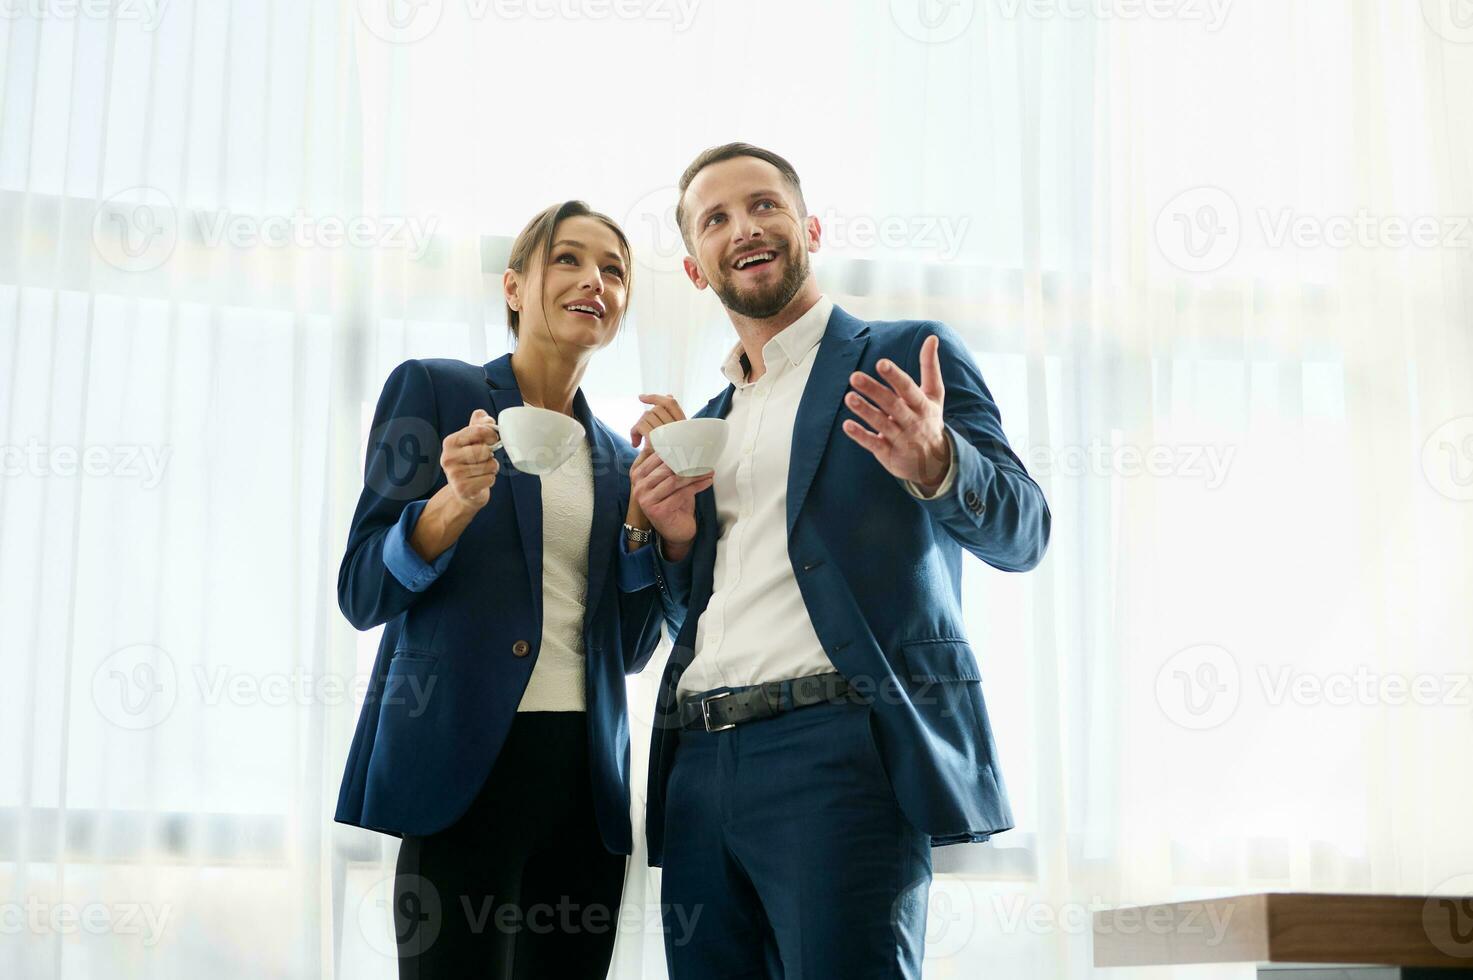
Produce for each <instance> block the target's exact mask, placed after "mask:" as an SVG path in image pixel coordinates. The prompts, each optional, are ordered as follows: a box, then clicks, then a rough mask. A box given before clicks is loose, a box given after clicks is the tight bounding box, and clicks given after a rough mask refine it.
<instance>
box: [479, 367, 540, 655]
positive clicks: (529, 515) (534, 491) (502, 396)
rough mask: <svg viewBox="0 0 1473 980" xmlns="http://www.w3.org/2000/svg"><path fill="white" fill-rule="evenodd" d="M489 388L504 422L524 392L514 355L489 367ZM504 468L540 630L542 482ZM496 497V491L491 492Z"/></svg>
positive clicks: (503, 477)
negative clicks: (503, 416)
mask: <svg viewBox="0 0 1473 980" xmlns="http://www.w3.org/2000/svg"><path fill="white" fill-rule="evenodd" d="M485 372H486V387H487V393H488V396H489V399H488V400H489V401H490V402H491V408H490V412H491V415H492V417H493V418H500V417H501V413H502V412H503V411H505V410H506V409H508V408H515V407H517V406H518V405H520V404H522V392H521V389H519V388H518V387H517V377H516V374H515V373H513V372H512V369H511V355H510V354H505V355H503V356H501V357H499V358H497V359H496V360H494V361H490V362H488V363H487V364H486V365H485ZM501 456H502V467H501V471H500V473H498V474H497V478H496V482H497V483H503V482H505V483H508V484H510V485H511V499H512V509H513V510H514V511H515V512H516V515H517V529H518V531H519V532H520V534H521V538H522V555H523V557H524V558H525V559H526V566H527V580H528V583H529V584H530V585H531V588H532V609H533V611H534V613H535V614H536V617H537V624H538V627H539V628H541V624H542V481H541V480H539V479H538V478H537V477H535V476H529V475H528V474H526V473H520V472H518V471H517V470H516V468H515V467H513V466H510V465H508V462H507V460H506V459H505V453H504V452H503V453H502V454H501ZM491 492H492V493H495V492H496V490H495V488H494V487H493V488H492V490H491Z"/></svg>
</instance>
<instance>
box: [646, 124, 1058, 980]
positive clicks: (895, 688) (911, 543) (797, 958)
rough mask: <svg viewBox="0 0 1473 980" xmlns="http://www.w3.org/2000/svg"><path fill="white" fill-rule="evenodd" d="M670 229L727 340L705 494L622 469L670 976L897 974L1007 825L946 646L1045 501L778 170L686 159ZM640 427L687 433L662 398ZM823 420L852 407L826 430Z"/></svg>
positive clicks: (968, 662)
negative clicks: (943, 867) (954, 870)
mask: <svg viewBox="0 0 1473 980" xmlns="http://www.w3.org/2000/svg"><path fill="white" fill-rule="evenodd" d="M680 192H681V197H680V203H679V206H678V208H677V212H676V214H677V220H678V221H679V223H680V228H681V233H682V235H683V237H684V239H685V244H686V249H687V251H688V253H689V254H688V256H687V258H686V259H685V271H686V274H687V275H688V276H689V277H690V280H691V282H692V283H694V284H695V286H696V288H698V289H706V288H708V287H709V288H711V289H712V290H714V291H715V293H716V295H717V296H718V297H719V298H720V299H721V302H722V305H723V306H724V307H725V308H726V311H727V314H728V315H729V316H730V318H731V322H732V325H733V326H734V327H735V328H736V332H737V336H738V337H739V338H740V343H739V344H738V345H737V347H736V348H735V349H734V350H733V351H732V352H731V354H730V356H729V357H728V358H727V359H726V362H725V364H724V365H723V366H722V372H723V373H724V374H725V375H726V377H727V379H728V381H730V382H731V384H730V385H729V386H728V387H727V388H726V390H725V391H723V392H722V393H721V394H720V395H718V396H717V397H716V398H714V399H712V401H711V402H710V403H708V404H707V405H706V407H705V408H704V409H702V410H701V411H700V412H699V413H698V416H709V417H720V418H726V419H727V420H728V422H729V423H730V425H731V429H730V436H729V438H728V440H727V443H726V446H725V448H724V449H723V451H722V453H721V455H720V458H719V459H718V460H717V461H716V471H715V480H714V484H713V485H712V486H711V488H710V490H709V491H707V490H703V489H700V488H698V487H697V486H695V485H694V484H693V481H691V480H682V479H679V478H677V477H675V475H674V474H673V472H672V471H671V470H670V468H669V467H668V466H667V465H665V464H664V463H662V462H661V461H660V459H659V457H658V456H653V455H650V454H646V455H645V456H644V457H642V458H641V460H640V461H639V462H638V463H637V464H636V466H635V468H634V475H635V487H634V494H635V497H636V499H637V500H638V501H639V503H640V505H641V507H642V508H643V510H644V512H645V514H646V515H647V516H648V517H649V519H650V522H651V524H652V525H653V526H654V529H655V533H656V540H657V545H658V548H657V549H656V550H657V552H658V554H657V555H655V556H651V557H652V560H653V562H654V564H655V566H656V568H655V570H654V574H655V575H656V577H657V578H658V581H659V585H660V589H661V593H662V596H663V601H664V602H665V608H666V614H667V619H668V621H669V622H670V623H671V624H672V626H674V627H676V628H677V629H678V634H679V635H678V637H677V638H676V640H675V646H674V649H673V652H672V653H671V656H670V660H669V664H668V666H667V667H666V670H665V674H664V677H663V679H662V681H661V688H660V701H659V712H658V714H659V720H658V721H657V722H656V726H655V731H654V733H653V745H652V748H651V753H650V778H649V793H648V808H647V827H646V833H647V836H648V841H649V850H650V863H651V864H653V865H656V866H663V867H664V869H665V871H664V878H663V886H662V888H663V894H662V896H661V903H662V906H664V907H666V908H670V909H680V910H683V911H684V912H685V915H684V916H683V920H684V921H685V922H687V923H689V922H690V921H692V915H691V913H693V912H694V911H695V910H697V909H699V911H700V914H699V917H698V918H695V919H694V921H695V926H694V929H693V931H692V932H691V933H690V934H689V938H688V940H686V941H683V942H677V941H676V939H675V938H674V937H675V936H676V931H675V930H673V929H670V930H667V934H666V935H667V938H666V950H667V954H668V959H669V964H670V972H671V976H672V977H674V978H676V980H684V978H692V980H695V978H700V980H714V978H721V977H761V976H773V977H776V976H782V977H786V978H788V980H796V978H802V980H812V978H829V977H832V978H844V980H856V978H861V977H895V976H904V977H915V976H919V974H920V963H921V959H922V956H923V953H924V938H925V911H926V898H927V890H928V888H929V885H930V878H931V852H930V848H931V847H932V846H934V845H939V844H949V843H959V842H963V841H984V840H987V839H988V837H989V836H990V835H992V834H995V833H998V832H1000V831H1004V830H1007V829H1009V828H1010V827H1011V826H1012V813H1011V810H1010V808H1009V805H1008V802H1007V797H1006V792H1005V790H1004V787H1003V782H1002V777H1001V775H1000V774H999V773H998V771H997V769H996V762H995V758H996V752H995V748H994V744H993V738H992V733H991V729H990V726H989V724H988V720H987V713H986V708H985V706H984V704H983V700H982V690H981V683H980V674H979V673H978V668H977V663H976V661H975V659H974V658H973V655H972V652H971V649H970V647H969V645H968V643H967V640H966V638H965V635H964V632H963V628H962V609H961V598H960V582H961V550H962V549H963V548H965V549H966V550H967V551H970V552H971V553H972V554H974V555H977V556H978V557H979V558H981V559H982V560H984V561H986V562H987V563H988V564H990V565H992V566H993V567H995V568H999V569H1003V570H1005V571H1026V570H1028V569H1030V568H1033V567H1034V566H1035V565H1037V564H1038V562H1039V561H1040V560H1041V559H1042V557H1043V553H1044V549H1045V548H1046V547H1047V544H1048V536H1049V511H1048V505H1047V504H1046V503H1045V501H1044V498H1043V493H1042V491H1041V490H1040V489H1039V487H1038V485H1037V484H1036V483H1034V481H1033V480H1032V479H1031V478H1030V477H1029V476H1028V474H1027V472H1026V471H1025V469H1024V467H1023V464H1022V462H1021V461H1020V460H1019V459H1018V457H1017V456H1016V455H1015V454H1014V453H1013V452H1012V450H1011V449H1010V448H1009V447H1008V443H1007V440H1006V438H1005V437H1004V435H1003V431H1002V427H1001V424H1000V420H999V415H998V411H997V407H996V406H995V405H994V404H993V401H992V397H991V395H990V394H989V393H988V390H987V387H986V385H985V384H984V383H983V381H982V376H981V374H980V373H979V371H978V370H977V367H976V365H975V364H973V362H972V360H971V358H970V357H969V356H968V354H967V351H966V348H965V347H964V346H963V345H962V343H961V341H960V339H959V338H958V337H957V336H956V335H955V334H954V333H953V332H952V331H951V330H949V329H948V328H946V327H945V326H943V325H941V324H939V323H934V322H924V321H895V322H886V323H882V322H865V321H863V320H859V319H856V318H855V317H853V316H850V315H849V314H848V313H846V312H844V311H843V310H842V309H839V308H838V307H836V306H835V305H834V304H833V303H832V301H830V300H829V299H828V298H827V297H825V296H824V295H822V293H821V292H820V290H819V288H818V285H817V283H816V282H815V280H814V278H813V276H812V274H811V272H810V268H809V262H808V253H810V252H816V251H818V248H819V245H820V241H821V234H822V229H821V228H820V226H819V222H818V219H817V218H815V217H813V216H812V215H809V214H808V212H807V208H806V206H805V205H804V202H803V193H802V188H801V185H800V182H799V179H798V175H797V173H796V172H795V171H794V170H793V167H792V166H791V165H790V164H789V163H788V162H787V161H786V160H784V159H783V158H782V157H780V156H778V155H777V154H775V153H772V152H770V151H767V150H763V149H761V148H758V147H755V146H751V145H748V144H744V143H732V144H727V145H725V146H720V147H715V148H713V149H711V150H707V151H706V152H704V153H702V154H701V155H700V156H699V157H697V158H696V160H695V161H694V162H693V163H692V164H691V165H690V167H689V168H687V169H686V171H685V174H684V175H683V176H682V177H681V180H680ZM647 400H649V401H651V402H653V403H654V404H655V405H656V407H655V408H654V409H652V410H651V412H650V413H648V414H647V416H646V420H642V422H641V426H640V427H639V431H637V432H636V436H635V439H636V442H638V440H639V439H640V437H641V436H642V435H643V434H644V432H647V431H648V427H649V425H650V424H651V423H655V424H658V423H659V422H661V421H668V420H670V419H678V418H680V417H681V416H680V410H679V406H677V405H675V404H674V403H673V401H671V400H670V399H668V398H660V397H653V398H650V397H647ZM841 408H842V409H844V410H846V411H841Z"/></svg>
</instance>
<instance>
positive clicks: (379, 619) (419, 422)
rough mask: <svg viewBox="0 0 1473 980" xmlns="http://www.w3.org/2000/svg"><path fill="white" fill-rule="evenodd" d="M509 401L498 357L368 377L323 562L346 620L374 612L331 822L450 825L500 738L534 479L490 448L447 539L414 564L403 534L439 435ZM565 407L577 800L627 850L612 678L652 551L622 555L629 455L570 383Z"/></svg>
mask: <svg viewBox="0 0 1473 980" xmlns="http://www.w3.org/2000/svg"><path fill="white" fill-rule="evenodd" d="M520 404H522V396H521V392H520V391H519V390H518V388H517V383H516V376H515V374H514V373H513V372H512V369H511V356H510V355H506V356H504V357H501V358H498V359H497V360H494V361H491V362H490V363H488V364H486V365H484V366H483V367H478V366H476V365H474V364H467V363H465V362H462V361H455V360H439V359H435V360H411V361H406V362H404V363H403V364H401V365H399V366H398V367H397V368H395V369H394V372H393V373H392V374H391V375H389V379H388V381H387V382H386V383H385V384H384V390H383V393H382V394H381V395H380V396H379V402H378V409H377V411H376V412H375V413H374V419H373V430H372V432H371V433H370V435H369V440H368V454H367V461H366V463H365V466H364V488H363V494H362V496H361V497H360V498H359V501H358V509H357V511H356V513H355V514H354V515H353V525H352V528H351V530H350V531H349V533H348V544H347V550H346V552H345V553H344V555H343V562H342V567H341V568H340V569H339V572H338V605H339V606H340V607H341V609H342V611H343V615H344V616H346V617H347V618H348V621H349V622H351V623H352V624H353V625H354V626H355V627H357V628H358V629H360V630H366V629H369V628H371V627H374V626H377V625H379V624H381V623H383V624H386V626H385V629H384V633H383V639H382V640H381V642H380V644H379V650H378V657H377V659H376V660H375V662H374V667H373V677H372V678H371V680H370V683H369V687H368V691H367V695H366V698H365V703H364V706H363V711H362V714H361V715H360V716H359V719H358V728H357V731H356V732H355V733H354V735H353V745H352V748H351V749H350V750H349V753H348V762H347V768H346V771H345V772H344V774H343V783H342V788H341V790H340V791H339V794H338V807H337V814H336V819H337V820H338V821H339V822H341V823H347V824H353V825H355V826H360V827H367V828H369V829H371V830H378V831H382V832H384V833H390V834H395V835H398V836H403V835H406V834H411V835H416V836H420V835H425V834H431V833H434V832H436V831H439V830H443V829H445V828H446V827H449V826H450V825H451V824H453V823H454V822H455V821H456V820H457V819H459V817H460V816H461V815H462V814H464V813H465V812H466V810H467V809H468V808H469V807H470V805H471V802H472V801H473V800H474V799H475V797H476V795H477V793H478V792H479V791H480V789H481V787H482V786H483V785H484V783H485V781H486V777H487V774H488V773H489V772H490V771H491V767H492V765H493V764H494V763H495V761H496V757H497V754H498V753H499V752H500V750H501V746H502V744H503V743H504V741H505V739H506V735H507V732H508V731H509V729H510V727H511V723H512V719H513V717H514V716H515V714H516V710H517V705H518V704H519V703H520V701H521V698H522V692H523V691H524V690H525V689H526V686H527V680H528V678H529V677H531V675H532V667H533V665H534V664H535V663H536V662H537V655H538V648H539V646H540V644H541V638H542V487H541V481H540V480H539V478H538V477H536V476H530V475H528V474H524V473H519V472H517V471H516V469H515V468H513V467H512V466H511V465H510V462H509V461H508V460H506V459H505V457H504V456H501V457H500V458H501V463H502V468H501V471H500V474H499V475H498V478H497V480H496V484H495V486H493V487H492V488H491V500H490V502H489V503H488V504H487V505H486V506H485V507H484V508H482V509H481V510H480V512H478V513H477V514H476V516H475V517H474V518H473V519H472V520H471V522H470V525H469V526H468V527H466V529H465V532H464V533H463V534H462V535H461V536H460V539H459V540H458V541H457V542H456V543H455V545H454V546H453V547H452V548H451V549H450V550H448V551H447V552H445V554H443V555H441V556H439V557H438V558H437V559H436V561H435V562H434V563H433V564H429V563H426V562H424V561H423V560H422V559H420V558H419V556H418V555H417V554H416V553H415V552H414V551H413V550H412V549H411V548H409V546H408V543H407V542H408V538H409V536H410V534H412V531H413V528H414V524H415V522H416V521H417V520H418V519H419V514H420V512H421V511H422V510H423V509H424V506H425V504H426V502H427V501H428V498H429V497H430V496H432V495H433V494H434V493H435V491H437V490H438V489H440V487H442V486H445V485H446V479H445V474H444V473H443V472H442V471H441V469H440V465H439V462H440V450H441V443H442V441H443V440H444V438H445V437H446V436H447V435H449V434H450V433H452V432H455V431H458V430H459V429H462V428H464V427H465V426H466V425H467V423H468V422H469V421H470V417H471V413H472V412H473V411H475V410H476V409H478V408H482V409H485V410H486V411H487V412H489V413H490V414H491V415H492V416H493V417H496V416H499V415H500V413H501V412H502V411H504V410H506V409H508V408H511V407H513V406H516V405H520ZM573 411H574V414H575V415H576V416H577V418H578V420H579V421H580V422H582V423H583V428H584V430H585V431H586V433H587V436H588V440H589V443H590V446H591V452H592V459H593V475H594V504H593V520H592V529H591V532H590V535H589V545H588V592H587V606H588V608H587V615H586V617H585V619H584V624H583V638H584V653H585V655H586V656H587V658H588V659H587V670H586V672H585V676H586V685H587V686H586V689H585V692H584V693H585V696H586V702H587V711H588V740H589V745H588V751H589V760H590V767H591V770H592V776H593V800H594V808H595V810H596V811H597V819H598V826H599V830H600V832H601V834H602V837H603V842H604V846H605V847H607V848H608V849H609V851H611V852H613V853H616V854H628V853H630V851H631V850H632V847H631V844H632V837H631V835H630V829H629V720H628V712H627V709H626V705H625V688H624V675H625V672H626V671H637V670H640V669H641V668H643V667H644V665H645V663H646V662H647V661H648V660H649V657H650V654H651V653H653V651H654V648H655V645H656V644H657V643H658V641H659V638H660V622H661V607H660V603H659V599H658V596H657V594H656V590H655V588H654V581H655V578H654V562H653V558H652V554H651V553H652V551H653V549H652V548H651V547H650V546H646V547H644V548H641V549H640V550H639V552H637V553H634V554H632V555H626V554H625V553H624V545H623V534H622V529H623V524H624V517H625V514H626V512H627V509H628V504H629V466H630V464H631V463H632V461H633V459H634V450H633V448H632V447H630V445H629V443H628V442H626V441H625V440H624V439H622V438H621V437H620V436H618V435H616V434H615V433H614V432H613V431H612V430H610V429H609V428H608V427H607V426H605V425H604V424H603V423H602V422H600V421H599V420H598V419H596V418H594V416H593V414H592V413H591V412H590V411H589V408H588V402H587V400H586V399H585V398H584V397H583V393H582V391H581V390H580V391H579V392H577V393H576V394H575V396H574V399H573ZM498 452H499V451H498ZM547 763H548V765H554V766H555V765H558V764H559V760H557V759H548V760H547Z"/></svg>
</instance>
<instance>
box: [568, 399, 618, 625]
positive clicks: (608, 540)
mask: <svg viewBox="0 0 1473 980" xmlns="http://www.w3.org/2000/svg"><path fill="white" fill-rule="evenodd" d="M573 414H574V415H576V416H577V417H578V421H579V422H581V423H583V429H584V431H585V432H587V433H588V441H589V448H590V451H591V453H592V456H593V523H592V525H591V527H590V528H589V532H588V599H587V615H586V616H585V620H584V632H585V634H586V633H587V630H588V625H589V624H590V623H591V622H592V617H593V614H594V612H595V611H596V610H597V608H598V597H599V596H600V595H602V594H603V587H604V579H605V577H606V576H607V575H608V571H609V563H610V562H611V561H612V560H613V558H614V552H615V549H618V548H622V547H624V536H623V535H622V534H620V533H619V529H620V528H621V527H622V526H623V524H624V514H622V513H620V511H619V499H620V493H619V486H620V481H621V480H624V481H627V480H628V478H629V474H628V473H627V472H626V471H625V470H624V468H623V467H622V466H621V465H620V460H619V452H618V450H617V449H616V448H615V447H614V440H613V439H611V438H610V437H609V434H608V433H607V432H605V431H604V430H603V429H602V428H600V427H599V425H598V423H597V422H596V421H595V420H594V418H593V412H592V411H591V410H590V409H589V407H588V401H587V400H586V399H585V398H584V397H583V392H582V391H581V390H580V391H578V392H577V393H575V394H574V395H573Z"/></svg>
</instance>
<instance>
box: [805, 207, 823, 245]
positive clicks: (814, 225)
mask: <svg viewBox="0 0 1473 980" xmlns="http://www.w3.org/2000/svg"><path fill="white" fill-rule="evenodd" d="M803 232H804V237H806V238H807V239H808V251H810V252H817V251H818V247H819V245H821V244H823V228H822V227H821V226H820V225H819V223H818V215H816V214H810V215H809V216H808V217H806V218H804V219H803Z"/></svg>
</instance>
